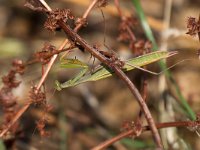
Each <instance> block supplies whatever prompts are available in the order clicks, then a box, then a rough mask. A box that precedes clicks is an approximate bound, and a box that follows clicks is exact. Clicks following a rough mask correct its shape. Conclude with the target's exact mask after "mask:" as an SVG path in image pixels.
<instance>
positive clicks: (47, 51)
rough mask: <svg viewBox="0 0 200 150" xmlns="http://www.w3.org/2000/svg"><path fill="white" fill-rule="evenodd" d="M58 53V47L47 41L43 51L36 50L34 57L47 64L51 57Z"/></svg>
mask: <svg viewBox="0 0 200 150" xmlns="http://www.w3.org/2000/svg"><path fill="white" fill-rule="evenodd" d="M56 53H57V50H56V47H55V46H53V45H51V44H50V43H45V44H44V47H43V48H42V51H40V52H36V53H35V54H34V57H35V58H36V60H37V61H39V62H41V63H42V64H47V63H48V62H49V61H50V59H51V57H52V56H53V55H54V54H56Z"/></svg>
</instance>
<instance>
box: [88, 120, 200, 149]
mask: <svg viewBox="0 0 200 150" xmlns="http://www.w3.org/2000/svg"><path fill="white" fill-rule="evenodd" d="M199 125H200V122H199V121H180V122H166V123H158V124H156V127H157V129H162V128H171V127H196V126H199ZM148 130H150V127H149V126H143V127H142V132H144V131H148ZM135 132H136V131H135V129H130V130H128V131H125V132H123V133H121V134H119V135H117V136H115V137H113V138H111V139H109V140H107V141H105V142H103V143H101V144H99V145H97V146H95V147H94V148H92V149H91V150H102V149H105V148H106V147H108V146H110V145H112V144H113V143H115V142H117V141H119V140H121V139H123V138H126V137H131V138H134V137H135Z"/></svg>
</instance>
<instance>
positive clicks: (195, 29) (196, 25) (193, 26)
mask: <svg viewBox="0 0 200 150" xmlns="http://www.w3.org/2000/svg"><path fill="white" fill-rule="evenodd" d="M187 28H188V32H187V33H186V34H189V35H191V36H195V35H197V34H200V18H199V19H198V20H197V19H196V18H194V17H189V18H188V20H187Z"/></svg>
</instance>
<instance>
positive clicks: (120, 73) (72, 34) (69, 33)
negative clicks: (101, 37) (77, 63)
mask: <svg viewBox="0 0 200 150" xmlns="http://www.w3.org/2000/svg"><path fill="white" fill-rule="evenodd" d="M58 24H59V26H60V27H61V28H62V29H63V30H64V32H65V33H66V34H67V36H68V37H69V38H70V39H71V40H73V41H75V42H78V43H79V44H80V45H81V46H83V47H84V48H85V50H87V51H88V52H89V53H91V54H92V55H93V56H94V57H96V58H97V59H98V60H99V61H101V62H102V63H104V64H106V65H107V66H108V67H109V68H111V69H112V70H113V71H114V72H115V73H116V75H117V76H118V77H119V78H120V79H121V80H123V81H124V82H125V84H126V85H127V86H128V88H129V89H130V91H131V92H132V94H133V95H134V96H135V97H136V99H137V101H138V103H139V105H140V107H141V109H142V111H143V113H144V115H145V117H146V120H147V122H148V124H149V126H150V127H151V131H152V133H153V137H154V139H155V142H156V145H157V147H158V148H160V149H162V147H163V146H162V143H161V139H160V135H159V133H158V130H157V128H156V126H155V122H154V120H153V118H152V115H151V113H150V111H149V109H148V107H147V105H146V103H145V101H144V100H143V98H142V96H141V95H140V93H139V91H138V89H137V88H136V87H135V85H134V84H133V83H132V82H131V81H130V79H129V78H128V77H127V76H126V74H125V73H124V72H123V71H122V70H121V69H120V68H119V67H118V66H117V65H114V64H113V63H111V62H110V61H109V60H108V59H106V57H105V56H104V55H102V54H101V53H100V52H99V51H97V50H96V49H94V48H93V47H92V46H90V45H89V44H88V43H87V42H86V41H85V40H83V39H82V38H81V37H80V36H79V35H78V34H77V33H76V32H74V31H73V30H72V29H71V28H70V27H69V26H68V25H66V24H65V23H64V22H63V21H62V20H59V21H58Z"/></svg>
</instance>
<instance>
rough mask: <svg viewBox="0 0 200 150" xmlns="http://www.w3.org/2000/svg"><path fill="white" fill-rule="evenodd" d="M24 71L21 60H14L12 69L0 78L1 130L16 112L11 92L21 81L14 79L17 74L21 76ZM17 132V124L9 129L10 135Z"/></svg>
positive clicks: (15, 102)
mask: <svg viewBox="0 0 200 150" xmlns="http://www.w3.org/2000/svg"><path fill="white" fill-rule="evenodd" d="M24 71H25V67H24V64H23V62H22V61H21V60H17V59H16V60H14V61H13V62H12V68H11V70H10V71H9V72H8V74H7V75H5V76H3V77H2V82H3V86H2V88H1V89H0V105H1V107H2V109H3V125H2V126H1V128H3V129H4V128H6V127H7V124H8V123H9V122H10V121H12V119H13V116H14V115H15V113H16V111H17V97H15V96H14V95H13V92H12V90H13V89H14V88H17V87H18V86H19V85H20V83H21V81H18V80H17V79H16V76H17V74H19V75H22V74H23V73H24ZM18 130H19V126H18V123H16V124H15V125H14V126H13V127H12V128H11V130H10V131H11V133H12V134H13V135H15V134H16V133H17V131H18Z"/></svg>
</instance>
